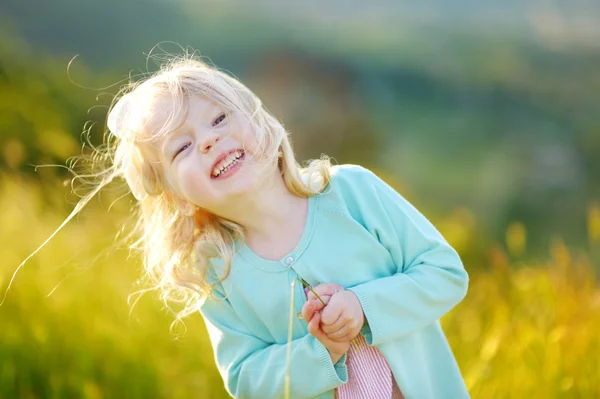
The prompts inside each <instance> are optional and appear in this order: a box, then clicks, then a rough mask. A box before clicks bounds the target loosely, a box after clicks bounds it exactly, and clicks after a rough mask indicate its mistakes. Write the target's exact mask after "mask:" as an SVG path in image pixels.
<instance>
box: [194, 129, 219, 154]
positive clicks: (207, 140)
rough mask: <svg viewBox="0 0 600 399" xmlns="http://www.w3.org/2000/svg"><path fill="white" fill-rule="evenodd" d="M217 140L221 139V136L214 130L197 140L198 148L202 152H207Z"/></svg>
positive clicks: (213, 146)
mask: <svg viewBox="0 0 600 399" xmlns="http://www.w3.org/2000/svg"><path fill="white" fill-rule="evenodd" d="M219 141H221V136H220V135H219V134H218V133H216V132H211V133H209V134H207V135H205V136H204V137H202V139H200V140H198V149H199V150H200V152H201V153H202V154H208V153H209V152H210V151H211V150H212V149H214V148H215V145H216V144H217V143H218V142H219Z"/></svg>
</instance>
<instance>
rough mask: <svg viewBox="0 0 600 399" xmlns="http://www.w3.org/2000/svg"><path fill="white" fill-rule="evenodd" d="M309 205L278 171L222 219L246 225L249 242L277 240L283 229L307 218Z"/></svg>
mask: <svg viewBox="0 0 600 399" xmlns="http://www.w3.org/2000/svg"><path fill="white" fill-rule="evenodd" d="M307 208H308V202H307V199H306V198H302V197H298V196H296V195H294V194H292V193H290V192H289V190H288V189H287V186H286V185H285V182H284V180H283V177H282V176H281V174H280V173H279V171H276V173H274V174H273V176H272V178H271V179H266V180H264V182H263V184H261V187H260V188H259V189H257V190H254V192H253V193H252V194H247V195H245V196H244V198H242V199H241V200H240V199H237V200H236V201H235V204H230V205H228V206H227V207H226V209H227V214H222V215H221V216H223V217H225V218H227V219H229V220H232V221H234V222H236V223H238V224H240V225H242V226H243V227H244V229H245V232H246V239H247V240H248V239H250V240H260V241H274V240H276V239H277V238H278V236H279V235H280V234H281V232H282V231H283V230H285V229H286V228H287V227H288V226H290V225H295V224H296V222H301V221H303V220H305V218H306V212H307Z"/></svg>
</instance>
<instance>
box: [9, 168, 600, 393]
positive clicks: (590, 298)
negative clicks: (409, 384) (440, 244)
mask: <svg viewBox="0 0 600 399" xmlns="http://www.w3.org/2000/svg"><path fill="white" fill-rule="evenodd" d="M66 191H67V190H66V188H65V190H59V189H56V188H52V187H42V186H40V185H39V184H32V183H31V182H29V181H27V179H26V178H24V177H15V176H12V177H9V176H8V175H5V176H2V177H1V178H0V220H2V229H0V242H2V245H1V246H0V259H2V261H1V263H2V268H1V271H0V288H1V289H2V292H1V294H2V295H3V294H4V292H5V290H6V287H7V286H8V282H9V280H10V278H11V275H12V273H13V272H14V270H15V267H16V266H17V265H18V264H19V263H20V262H21V261H22V260H23V259H24V258H25V257H26V256H27V255H28V254H30V253H31V252H32V251H33V250H34V249H35V248H36V247H37V246H38V245H39V244H40V243H41V242H43V241H44V240H45V239H46V238H47V237H48V236H49V235H50V234H51V233H52V231H53V230H54V229H55V228H56V227H57V226H58V225H59V224H60V223H61V222H62V220H63V219H64V217H65V216H66V215H67V211H68V210H67V206H66V204H67V202H66V201H65V194H64V193H65V192H66ZM68 198H69V197H68V196H67V199H68ZM71 200H72V198H71ZM111 201H112V199H106V198H103V199H102V200H101V203H100V204H99V203H97V202H95V203H92V204H90V206H89V207H88V208H86V209H85V210H84V211H83V212H82V214H81V215H80V216H79V217H78V218H77V220H74V221H72V222H71V223H70V224H69V225H68V226H67V227H66V228H65V229H64V230H63V231H62V232H61V233H59V235H58V236H57V237H55V239H54V240H53V241H51V242H50V244H49V245H48V246H47V247H46V248H44V249H43V250H42V251H41V252H40V253H39V254H38V255H36V256H35V257H33V258H32V259H31V260H30V261H29V262H28V263H27V264H26V265H25V267H24V268H23V269H22V270H21V271H20V272H19V274H18V275H17V277H16V279H15V281H14V283H13V285H12V287H11V289H10V291H8V293H7V296H6V299H5V301H4V303H3V305H2V306H1V307H0V326H1V328H0V342H1V344H0V398H94V399H95V398H225V397H228V396H227V395H226V393H225V391H224V389H223V384H222V381H221V379H220V377H219V375H218V373H217V372H216V368H215V366H214V362H213V354H212V350H211V347H210V343H209V341H208V338H207V335H206V332H205V329H204V325H203V323H202V320H201V317H200V315H197V316H194V317H190V318H188V319H186V320H185V323H186V324H185V328H183V327H182V326H178V327H177V328H175V330H174V331H170V329H169V327H170V324H171V322H172V321H173V315H172V314H170V313H169V312H168V311H167V310H166V309H164V308H163V307H162V303H160V302H159V301H158V300H156V299H155V298H154V297H153V294H152V293H148V294H147V295H144V296H143V297H142V299H141V300H140V301H139V302H138V303H137V305H136V306H135V307H134V308H133V310H132V311H131V314H130V307H129V305H128V303H127V297H128V295H129V294H130V293H132V292H133V291H136V290H138V289H140V288H142V287H139V286H137V285H135V281H136V280H137V279H138V278H139V276H140V265H139V262H138V261H137V260H136V259H135V258H131V257H128V254H127V251H126V250H124V249H122V248H116V247H112V248H111V246H112V245H113V244H114V242H115V238H114V237H115V233H116V232H117V231H118V230H119V228H120V226H121V224H122V222H123V218H124V217H125V216H126V215H127V206H128V205H129V202H128V201H129V200H128V199H123V200H121V201H119V202H117V203H116V204H115V205H114V207H113V208H112V209H111V211H110V212H108V213H107V212H106V209H107V207H108V204H110V202H111ZM61 204H62V205H61ZM57 209H58V210H57ZM61 209H62V211H61ZM461 212H464V211H461ZM599 213H600V212H599V211H598V208H597V207H591V208H590V212H589V215H590V216H589V219H590V220H589V235H590V246H589V247H590V248H591V249H592V250H594V248H595V249H598V245H599V244H600V242H599V238H600V237H599V236H600V215H599ZM433 222H434V223H435V224H436V225H437V226H439V228H440V230H442V233H443V234H444V235H445V236H446V238H447V239H448V240H449V241H450V243H451V244H453V245H454V246H455V247H456V248H457V249H458V250H459V252H461V251H463V250H464V249H465V248H466V246H467V245H468V243H469V240H470V239H471V238H473V237H476V236H477V231H476V224H474V223H470V224H469V223H464V217H463V219H461V218H456V217H455V216H448V218H446V219H443V220H433ZM526 247H527V233H526V230H525V228H524V227H523V226H522V225H520V224H518V223H515V224H514V225H512V226H511V227H510V228H509V230H508V231H507V239H506V243H498V245H496V246H493V247H491V248H489V249H488V253H489V258H488V259H489V261H488V264H486V265H469V264H467V265H466V267H467V270H469V272H470V276H471V283H470V290H469V294H468V296H467V298H466V299H465V300H464V301H463V302H462V303H461V304H460V305H459V306H457V307H456V308H455V309H454V310H452V311H451V312H450V313H449V314H448V315H447V316H445V317H444V318H443V320H442V323H443V326H444V329H445V331H446V333H447V336H448V339H449V341H450V343H451V345H452V348H453V350H454V353H455V354H456V357H457V360H458V363H459V365H460V367H461V369H462V372H463V376H464V378H465V381H466V383H467V385H468V388H469V391H470V392H471V395H472V397H474V398H596V397H599V396H600V388H599V387H600V357H599V356H598V354H599V353H600V343H599V341H598V336H599V333H600V318H599V317H598V314H600V289H599V288H598V285H597V282H596V278H595V275H594V272H593V270H594V268H593V267H592V265H591V262H590V261H589V254H586V253H583V252H575V251H571V250H570V249H569V248H567V247H566V246H565V245H564V244H562V241H560V240H559V239H557V240H555V241H554V242H553V244H552V245H551V246H550V248H549V251H548V256H547V258H545V259H539V260H537V261H532V260H524V259H525V257H524V256H523V254H525V253H526ZM107 248H109V250H107ZM502 248H508V250H507V251H505V250H504V249H502ZM49 293H52V294H51V295H48V294H49Z"/></svg>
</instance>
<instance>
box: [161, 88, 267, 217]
mask: <svg viewBox="0 0 600 399" xmlns="http://www.w3.org/2000/svg"><path fill="white" fill-rule="evenodd" d="M161 106H162V108H161ZM160 109H162V110H164V111H160ZM170 109H171V105H170V104H168V103H164V102H163V104H158V107H157V112H155V113H154V114H155V115H156V116H157V119H158V121H156V122H157V123H161V118H160V116H161V114H163V115H162V116H163V117H165V116H166V115H167V114H168V112H169V110H170ZM162 120H164V119H162ZM159 126H160V125H159ZM158 147H159V154H160V157H161V163H162V166H163V171H164V174H165V176H166V178H167V180H168V182H169V184H170V186H171V188H172V189H173V191H174V192H175V194H176V195H177V196H178V197H180V198H181V199H184V200H187V201H189V202H191V203H193V204H195V205H197V206H199V207H201V208H203V209H206V210H208V211H210V212H214V213H217V214H219V213H221V212H219V209H223V207H224V206H227V205H231V203H232V201H236V200H240V199H241V198H243V197H244V195H247V194H248V193H249V192H251V191H252V190H253V189H256V187H257V186H258V184H259V182H260V180H259V177H260V175H261V171H263V172H264V164H261V163H259V161H258V158H259V157H257V152H258V143H257V140H256V137H255V135H254V132H253V131H252V128H251V126H250V124H249V122H248V121H247V120H246V119H245V118H244V117H243V115H241V114H240V113H229V114H226V113H225V109H224V108H223V107H222V106H221V105H219V104H217V103H214V102H212V101H210V100H208V99H206V98H204V97H200V96H195V97H191V98H190V100H189V113H188V118H187V120H186V121H185V123H184V124H183V125H182V126H181V127H179V128H178V129H177V130H176V131H174V132H171V133H169V134H168V135H167V136H166V137H165V138H163V139H161V140H160V141H159V142H158Z"/></svg>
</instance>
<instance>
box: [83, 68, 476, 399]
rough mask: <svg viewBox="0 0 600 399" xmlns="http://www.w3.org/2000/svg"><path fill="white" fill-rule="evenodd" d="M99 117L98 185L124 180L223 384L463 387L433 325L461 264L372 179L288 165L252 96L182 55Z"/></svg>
mask: <svg viewBox="0 0 600 399" xmlns="http://www.w3.org/2000/svg"><path fill="white" fill-rule="evenodd" d="M108 127H109V130H110V132H111V133H112V136H111V138H110V139H109V141H108V147H107V148H108V151H109V155H110V156H111V160H112V162H113V164H112V166H111V167H110V168H109V169H108V170H107V171H106V174H105V175H104V177H105V179H104V181H103V183H102V184H106V182H108V181H110V180H112V178H114V177H115V176H122V177H124V178H125V179H126V181H127V183H128V185H129V187H130V189H131V191H132V193H133V195H134V196H135V198H136V199H137V200H138V207H139V210H140V223H139V225H138V227H139V228H140V233H141V238H140V240H139V241H138V244H139V245H141V246H142V249H143V253H144V263H145V267H146V270H147V273H148V275H149V276H150V277H152V278H153V281H154V283H155V285H156V287H157V288H159V289H160V290H162V292H163V297H164V298H166V299H174V300H177V301H183V302H184V303H185V304H186V306H185V309H184V310H183V311H182V312H181V313H180V314H179V317H183V316H185V315H189V314H191V313H193V312H195V311H197V310H199V311H200V312H201V314H202V316H203V317H204V319H205V321H206V325H207V328H208V332H209V335H210V339H211V342H212V345H213V348H214V354H215V359H216V363H217V367H218V369H219V371H220V373H221V375H222V377H223V379H224V382H225V386H226V388H227V390H228V392H229V393H230V394H231V395H233V396H234V397H236V398H258V399H269V398H282V397H284V396H286V395H288V394H289V396H290V397H292V398H334V397H338V398H384V397H385V398H392V397H401V395H403V396H404V397H405V398H419V399H421V398H453V399H455V398H465V397H468V393H467V391H466V388H465V385H464V383H463V380H462V377H461V374H460V371H459V368H458V366H457V364H456V361H455V359H454V357H453V354H452V352H451V350H450V347H449V345H448V343H447V341H446V339H445V337H444V334H443V332H442V330H441V328H440V324H439V321H438V319H439V318H440V317H441V316H442V315H444V314H445V313H446V312H448V311H449V310H450V309H451V308H452V307H453V306H454V305H456V304H457V303H458V302H459V301H460V300H461V299H462V298H463V297H464V296H465V294H466V291H467V283H468V277H467V273H466V272H465V270H464V268H463V265H462V263H461V260H460V258H459V256H458V254H457V253H456V252H455V251H454V250H453V249H452V248H451V247H450V246H449V245H448V243H447V242H446V241H445V240H444V238H443V237H442V236H441V235H440V233H439V232H438V231H437V230H436V229H435V228H434V226H432V225H431V224H430V223H429V222H428V220H427V219H426V218H425V217H424V216H423V215H422V214H420V213H419V212H418V211H417V210H416V209H415V208H414V207H412V206H411V205H410V204H409V203H408V202H407V201H406V200H405V199H403V197H401V196H400V195H399V194H398V193H396V192H395V191H394V190H393V189H392V188H391V187H389V186H388V185H387V184H385V183H384V182H383V181H382V180H380V179H379V178H378V177H377V176H375V175H374V174H373V173H371V172H370V171H368V170H366V169H364V168H362V167H359V166H350V165H348V166H334V167H332V166H331V165H330V163H329V161H328V160H327V158H325V157H324V158H323V159H321V160H315V161H312V162H310V163H309V164H308V166H307V167H306V168H301V167H299V165H298V163H297V162H296V159H295V157H294V153H293V151H292V146H291V144H290V141H289V138H288V133H287V132H286V131H285V130H284V128H283V126H282V125H281V123H280V122H278V121H277V120H276V119H275V118H274V117H273V116H272V115H270V114H269V113H268V112H267V111H266V110H265V108H264V107H263V105H262V103H261V102H260V100H259V99H258V98H257V97H256V96H255V95H254V94H253V93H252V92H251V91H250V90H249V89H248V88H246V87H245V86H244V85H242V84H241V83H240V82H239V81H237V80H235V79H233V78H231V77H230V76H228V75H226V74H224V73H222V72H220V71H218V70H217V69H216V68H214V67H211V66H208V65H206V64H204V63H203V62H201V61H198V60H196V59H194V58H192V57H184V58H179V59H174V60H172V61H171V62H169V63H168V64H166V65H164V66H163V67H162V68H161V70H160V71H158V72H157V73H156V74H154V75H153V76H152V77H150V78H149V79H147V80H145V81H143V82H142V83H136V84H132V85H131V87H130V88H128V89H127V94H125V95H123V96H122V97H121V98H120V100H119V101H118V102H117V103H116V104H115V105H114V107H113V108H112V110H111V111H110V112H109V116H108ZM113 151H114V156H113V155H112V154H113ZM96 191H97V190H96ZM94 193H95V192H92V193H91V194H90V195H93V194H94ZM84 201H86V198H84ZM295 281H304V282H305V283H306V284H308V285H312V286H314V287H315V288H314V289H312V288H311V289H312V291H308V292H309V295H308V298H307V296H306V295H305V290H303V288H302V285H301V284H292V282H295ZM326 283H328V284H326ZM292 287H293V288H292ZM291 290H293V291H291ZM292 293H293V295H292ZM315 293H316V294H317V295H315ZM317 296H318V297H317ZM321 301H322V302H321ZM291 306H293V309H294V318H293V319H291V320H290V319H289V318H288V314H289V310H290V307H291ZM296 315H297V316H296ZM290 328H291V330H290ZM288 333H289V334H290V338H291V342H290V344H289V347H288ZM353 340H354V342H353V345H352V346H351V341H353ZM288 349H289V351H290V352H289V358H290V362H289V370H288V368H287V364H288V363H287V362H286V360H287V357H288V352H287V351H288ZM286 370H288V372H286ZM286 377H288V378H289V379H288V380H287V381H288V382H289V384H286ZM287 388H289V391H288V390H287Z"/></svg>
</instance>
